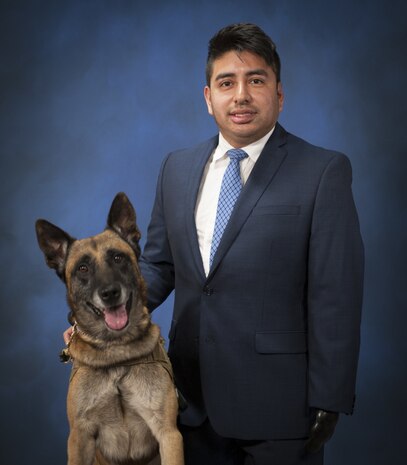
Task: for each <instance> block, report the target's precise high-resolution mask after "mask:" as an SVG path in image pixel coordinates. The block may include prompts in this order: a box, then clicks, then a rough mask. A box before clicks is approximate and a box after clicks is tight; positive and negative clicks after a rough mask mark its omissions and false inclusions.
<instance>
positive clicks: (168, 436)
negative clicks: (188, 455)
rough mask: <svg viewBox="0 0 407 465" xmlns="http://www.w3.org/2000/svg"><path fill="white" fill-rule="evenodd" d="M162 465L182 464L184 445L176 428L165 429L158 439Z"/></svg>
mask: <svg viewBox="0 0 407 465" xmlns="http://www.w3.org/2000/svg"><path fill="white" fill-rule="evenodd" d="M159 446H160V456H161V463H162V465H184V447H183V442H182V436H181V433H180V432H179V431H178V430H177V429H173V430H171V431H166V432H165V433H164V434H162V436H161V438H160V440H159Z"/></svg>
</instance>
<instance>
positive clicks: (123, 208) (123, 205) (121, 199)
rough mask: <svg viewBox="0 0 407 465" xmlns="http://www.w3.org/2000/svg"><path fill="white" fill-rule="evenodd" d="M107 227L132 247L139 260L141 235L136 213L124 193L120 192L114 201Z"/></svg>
mask: <svg viewBox="0 0 407 465" xmlns="http://www.w3.org/2000/svg"><path fill="white" fill-rule="evenodd" d="M107 227H108V228H110V229H113V231H115V232H116V233H117V234H119V236H120V237H121V238H122V239H124V240H125V241H126V242H128V243H129V244H130V245H131V247H132V248H133V250H134V251H135V253H136V256H137V259H138V258H139V256H140V246H139V240H140V237H141V234H140V231H139V229H138V227H137V224H136V212H135V211H134V208H133V205H132V204H131V202H130V200H129V199H128V198H127V195H126V194H125V193H124V192H119V193H118V194H117V195H116V197H115V198H114V200H113V203H112V206H111V207H110V211H109V215H108V217H107Z"/></svg>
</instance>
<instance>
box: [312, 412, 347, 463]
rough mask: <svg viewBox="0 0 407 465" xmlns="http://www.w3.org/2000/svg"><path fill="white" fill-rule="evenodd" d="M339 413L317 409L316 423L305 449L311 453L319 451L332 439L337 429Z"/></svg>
mask: <svg viewBox="0 0 407 465" xmlns="http://www.w3.org/2000/svg"><path fill="white" fill-rule="evenodd" d="M338 419H339V413H337V412H327V411H326V410H317V416H316V419H315V423H314V424H313V425H312V427H311V430H310V434H309V438H308V441H307V442H306V444H305V449H306V451H307V452H309V453H311V454H312V453H315V452H318V451H319V449H321V447H322V446H323V445H324V444H325V443H326V442H327V441H329V439H331V437H332V435H333V434H334V431H335V426H336V423H337V422H338Z"/></svg>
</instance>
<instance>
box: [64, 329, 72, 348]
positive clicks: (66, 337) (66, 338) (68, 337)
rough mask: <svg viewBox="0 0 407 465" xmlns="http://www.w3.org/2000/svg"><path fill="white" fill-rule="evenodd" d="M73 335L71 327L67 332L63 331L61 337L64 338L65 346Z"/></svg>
mask: <svg viewBox="0 0 407 465" xmlns="http://www.w3.org/2000/svg"><path fill="white" fill-rule="evenodd" d="M72 333H73V326H70V327H69V328H68V329H67V330H65V331H64V334H63V337H64V342H65V344H66V345H68V342H69V341H70V340H71V337H72Z"/></svg>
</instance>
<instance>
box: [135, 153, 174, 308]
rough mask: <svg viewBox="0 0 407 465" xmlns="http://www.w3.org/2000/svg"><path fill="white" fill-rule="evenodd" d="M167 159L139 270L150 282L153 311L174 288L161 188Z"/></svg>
mask: <svg viewBox="0 0 407 465" xmlns="http://www.w3.org/2000/svg"><path fill="white" fill-rule="evenodd" d="M168 158H169V156H168V157H167V158H166V159H165V160H164V162H163V164H162V166H161V170H160V174H159V177H158V182H157V189H156V197H155V201H154V206H153V211H152V214H151V220H150V224H149V226H148V230H147V241H146V245H145V247H144V251H143V254H142V256H141V257H140V269H141V273H142V275H143V277H144V279H145V281H146V284H147V300H148V302H147V307H148V309H149V310H150V312H152V311H153V310H154V309H155V308H156V307H158V306H159V305H160V304H162V303H163V302H164V300H165V299H166V298H167V297H168V295H169V294H170V293H171V292H172V290H173V289H174V263H173V259H172V254H171V249H170V244H169V241H168V235H167V228H166V222H165V213H164V199H163V196H164V193H163V188H162V184H163V177H164V170H165V165H166V162H167V160H168Z"/></svg>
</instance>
